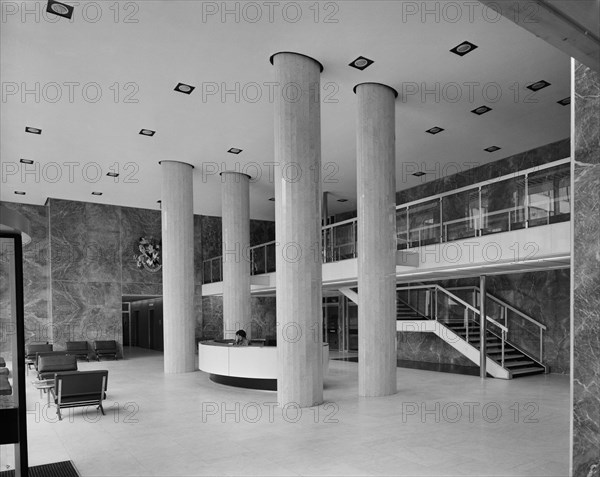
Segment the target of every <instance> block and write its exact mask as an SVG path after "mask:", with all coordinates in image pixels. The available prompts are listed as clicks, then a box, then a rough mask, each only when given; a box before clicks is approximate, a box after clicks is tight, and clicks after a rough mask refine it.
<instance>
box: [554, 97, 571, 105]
mask: <svg viewBox="0 0 600 477" xmlns="http://www.w3.org/2000/svg"><path fill="white" fill-rule="evenodd" d="M557 103H558V104H560V105H561V106H568V105H569V104H571V96H567V97H566V98H563V99H561V100H560V101H557Z"/></svg>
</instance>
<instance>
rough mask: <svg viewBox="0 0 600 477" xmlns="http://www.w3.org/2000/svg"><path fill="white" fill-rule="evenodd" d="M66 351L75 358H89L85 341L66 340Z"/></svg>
mask: <svg viewBox="0 0 600 477" xmlns="http://www.w3.org/2000/svg"><path fill="white" fill-rule="evenodd" d="M67 353H68V354H72V355H73V356H75V357H77V358H82V359H85V360H87V361H89V360H90V357H89V355H88V353H89V350H88V343H87V341H67Z"/></svg>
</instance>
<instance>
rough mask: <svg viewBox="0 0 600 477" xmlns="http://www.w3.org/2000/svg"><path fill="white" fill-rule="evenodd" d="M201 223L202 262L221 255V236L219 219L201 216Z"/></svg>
mask: <svg viewBox="0 0 600 477" xmlns="http://www.w3.org/2000/svg"><path fill="white" fill-rule="evenodd" d="M201 223H202V239H201V242H202V255H203V258H202V259H203V260H208V259H209V258H214V257H219V256H221V255H223V243H222V242H223V238H222V237H223V234H222V227H221V217H210V216H206V215H203V216H202V219H201Z"/></svg>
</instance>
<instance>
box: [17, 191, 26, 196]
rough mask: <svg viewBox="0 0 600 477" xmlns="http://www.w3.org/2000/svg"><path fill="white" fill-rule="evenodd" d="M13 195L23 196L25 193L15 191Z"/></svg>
mask: <svg viewBox="0 0 600 477" xmlns="http://www.w3.org/2000/svg"><path fill="white" fill-rule="evenodd" d="M15 194H17V195H25V192H23V191H20V190H16V191H15Z"/></svg>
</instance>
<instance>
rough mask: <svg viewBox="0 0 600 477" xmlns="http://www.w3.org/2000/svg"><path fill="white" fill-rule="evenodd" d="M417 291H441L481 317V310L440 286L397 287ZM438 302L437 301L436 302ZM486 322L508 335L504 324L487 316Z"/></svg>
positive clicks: (398, 289)
mask: <svg viewBox="0 0 600 477" xmlns="http://www.w3.org/2000/svg"><path fill="white" fill-rule="evenodd" d="M417 289H429V290H432V289H433V290H435V291H436V292H437V291H441V292H442V293H444V294H446V295H447V296H448V297H450V298H451V299H452V300H454V301H456V302H457V303H460V304H461V305H463V306H464V307H465V308H466V309H468V310H471V311H473V312H474V313H475V314H477V315H479V310H478V309H477V308H475V307H474V306H473V305H470V304H469V303H467V302H466V301H464V300H463V299H462V298H460V297H458V296H456V295H455V294H454V293H451V292H449V291H448V290H447V289H446V288H444V287H442V286H440V285H412V286H404V287H396V291H402V290H417ZM436 301H437V300H436ZM485 318H486V321H489V322H490V323H492V324H494V325H496V326H497V327H498V328H500V329H501V330H502V331H503V332H506V333H508V328H507V327H506V326H504V325H503V324H501V323H499V322H497V321H496V320H494V319H493V318H492V317H490V316H487V314H486V317H485ZM435 320H436V321H437V313H436V315H435Z"/></svg>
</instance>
